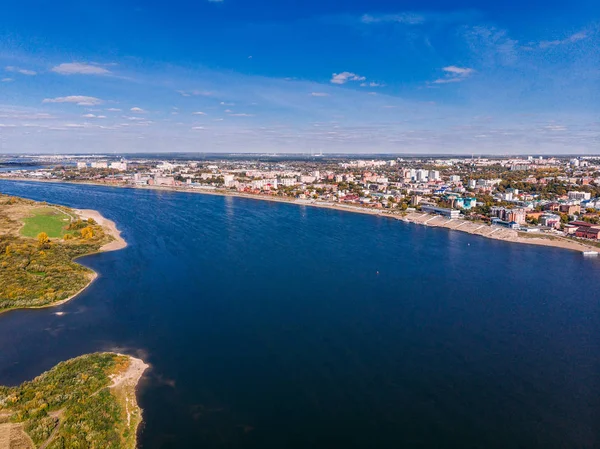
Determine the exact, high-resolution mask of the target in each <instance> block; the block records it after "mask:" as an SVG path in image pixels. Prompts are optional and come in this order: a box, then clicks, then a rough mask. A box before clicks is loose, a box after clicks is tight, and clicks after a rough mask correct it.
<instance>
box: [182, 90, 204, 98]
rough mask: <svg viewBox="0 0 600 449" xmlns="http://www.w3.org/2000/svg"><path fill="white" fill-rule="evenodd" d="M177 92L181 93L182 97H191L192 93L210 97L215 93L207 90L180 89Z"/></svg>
mask: <svg viewBox="0 0 600 449" xmlns="http://www.w3.org/2000/svg"><path fill="white" fill-rule="evenodd" d="M176 92H177V93H178V94H179V95H181V96H182V97H191V96H192V95H194V96H201V97H210V96H212V95H213V93H212V92H210V91H207V90H178V91H176Z"/></svg>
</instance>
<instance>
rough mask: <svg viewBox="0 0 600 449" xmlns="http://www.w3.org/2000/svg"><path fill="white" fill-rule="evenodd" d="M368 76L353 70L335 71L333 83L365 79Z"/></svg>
mask: <svg viewBox="0 0 600 449" xmlns="http://www.w3.org/2000/svg"><path fill="white" fill-rule="evenodd" d="M364 80H366V78H365V77H364V76H360V75H357V74H356V73H352V72H342V73H334V74H333V76H332V78H331V80H330V81H331V82H332V83H333V84H346V83H347V82H348V81H364Z"/></svg>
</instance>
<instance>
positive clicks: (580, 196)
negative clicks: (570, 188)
mask: <svg viewBox="0 0 600 449" xmlns="http://www.w3.org/2000/svg"><path fill="white" fill-rule="evenodd" d="M567 195H568V197H569V199H570V200H579V201H584V200H589V199H590V198H591V197H592V194H591V193H590V192H569V193H567Z"/></svg>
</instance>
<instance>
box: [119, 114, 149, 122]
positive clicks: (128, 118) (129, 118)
mask: <svg viewBox="0 0 600 449" xmlns="http://www.w3.org/2000/svg"><path fill="white" fill-rule="evenodd" d="M123 118H126V119H127V120H132V121H139V120H145V119H144V118H143V117H128V116H126V115H124V116H123Z"/></svg>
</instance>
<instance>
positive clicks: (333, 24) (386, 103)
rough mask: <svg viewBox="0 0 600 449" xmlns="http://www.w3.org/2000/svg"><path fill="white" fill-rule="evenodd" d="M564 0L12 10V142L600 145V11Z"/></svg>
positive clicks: (99, 145)
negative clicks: (563, 0) (541, 0)
mask: <svg viewBox="0 0 600 449" xmlns="http://www.w3.org/2000/svg"><path fill="white" fill-rule="evenodd" d="M558 3H559V2H555V3H552V2H551V3H548V2H546V3H545V4H544V5H542V4H541V3H538V2H534V3H533V4H528V5H521V4H518V3H516V2H514V1H513V2H508V3H505V4H504V5H485V4H483V3H482V2H472V1H471V2H465V1H462V2H453V7H452V8H450V7H448V5H445V4H444V3H443V2H440V1H435V2H432V1H429V2H427V3H423V2H421V3H416V2H403V3H402V4H399V3H398V2H387V1H377V2H365V1H354V2H349V3H346V4H343V5H339V4H337V3H335V2H319V3H317V2H312V1H309V2H303V4H302V6H296V5H282V4H276V3H273V2H267V1H262V2H252V3H250V2H246V1H241V0H238V1H236V0H222V1H208V0H201V1H198V2H195V3H193V4H191V3H190V2H181V1H175V2H171V3H170V4H169V7H166V6H164V5H162V6H161V5H159V4H158V2H145V3H135V2H120V3H117V2H112V1H110V2H104V3H103V4H102V5H86V4H77V5H75V4H73V5H70V6H69V7H60V8H57V7H56V6H55V5H45V4H43V3H42V2H34V5H33V6H34V8H35V10H36V13H35V14H34V15H32V14H31V10H32V5H31V3H30V4H28V5H23V4H11V5H9V6H7V7H6V8H5V10H6V11H5V14H3V16H4V17H3V18H2V19H0V20H1V21H2V24H3V27H2V29H3V31H2V32H0V80H1V82H0V153H25V152H35V153H53V152H59V153H67V152H81V153H85V152H90V153H110V152H113V151H114V152H120V153H135V152H170V151H173V152H206V153H215V152H227V153H231V152H234V153H242V152H254V153H310V152H315V153H319V152H323V153H363V154H368V153H424V154H425V153H427V154H436V153H444V154H463V155H467V154H476V155H477V154H481V155H483V154H527V153H530V154H554V153H560V154H595V153H598V150H599V149H600V145H599V144H600V120H599V119H598V117H599V113H600V106H599V105H600V71H599V70H598V67H599V66H600V50H599V49H600V28H599V25H598V18H599V17H600V6H598V5H594V4H593V3H592V2H591V1H580V2H575V4H573V5H569V10H568V11H567V10H565V8H564V5H563V6H561V5H559V4H558ZM517 7H518V8H519V9H518V10H517ZM516 11H518V13H517V12H516Z"/></svg>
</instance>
